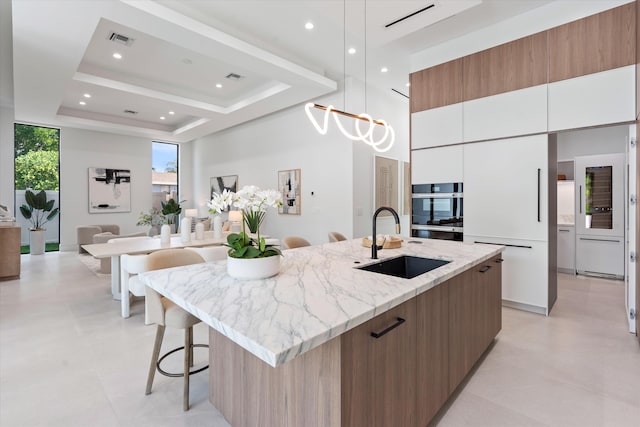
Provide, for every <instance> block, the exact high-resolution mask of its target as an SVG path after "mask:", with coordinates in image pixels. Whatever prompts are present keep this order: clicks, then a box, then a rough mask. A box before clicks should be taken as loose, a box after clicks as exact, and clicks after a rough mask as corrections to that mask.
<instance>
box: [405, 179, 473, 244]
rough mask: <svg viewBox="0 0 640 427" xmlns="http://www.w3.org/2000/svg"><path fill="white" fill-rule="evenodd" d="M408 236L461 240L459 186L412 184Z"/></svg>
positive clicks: (450, 184)
mask: <svg viewBox="0 0 640 427" xmlns="http://www.w3.org/2000/svg"><path fill="white" fill-rule="evenodd" d="M411 190H412V196H411V204H412V209H411V235H412V236H413V237H424V238H428V239H443V240H456V241H459V242H461V241H462V234H463V221H462V204H463V203H462V199H463V198H462V196H463V191H462V183H461V182H449V183H442V184H416V185H412V188H411Z"/></svg>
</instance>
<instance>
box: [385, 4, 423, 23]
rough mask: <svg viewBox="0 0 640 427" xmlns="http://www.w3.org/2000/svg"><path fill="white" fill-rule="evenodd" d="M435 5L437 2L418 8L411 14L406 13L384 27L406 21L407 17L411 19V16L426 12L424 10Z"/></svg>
mask: <svg viewBox="0 0 640 427" xmlns="http://www.w3.org/2000/svg"><path fill="white" fill-rule="evenodd" d="M434 6H435V4H430V5H429V6H427V7H423V8H422V9H420V10H416V11H415V12H413V13H410V14H408V15H406V16H403V17H402V18H399V19H396V20H395V21H393V22H390V23H388V24H387V25H385V26H384V27H385V28H389V27H391V26H392V25H396V24H399V23H400V22H402V21H404V20H405V19H409V18H411V17H413V16H416V15H417V14H419V13H422V12H424V11H426V10H429V9H431V8H432V7H434Z"/></svg>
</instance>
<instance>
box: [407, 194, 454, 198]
mask: <svg viewBox="0 0 640 427" xmlns="http://www.w3.org/2000/svg"><path fill="white" fill-rule="evenodd" d="M462 197H463V193H411V198H412V199H462Z"/></svg>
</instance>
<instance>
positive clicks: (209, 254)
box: [185, 246, 229, 262]
mask: <svg viewBox="0 0 640 427" xmlns="http://www.w3.org/2000/svg"><path fill="white" fill-rule="evenodd" d="M185 249H186V250H188V251H193V252H195V253H197V254H198V255H200V256H201V257H202V258H203V259H204V260H205V261H207V262H209V261H221V260H224V259H227V252H228V251H229V248H228V247H226V246H204V247H199V248H195V247H187V248H185Z"/></svg>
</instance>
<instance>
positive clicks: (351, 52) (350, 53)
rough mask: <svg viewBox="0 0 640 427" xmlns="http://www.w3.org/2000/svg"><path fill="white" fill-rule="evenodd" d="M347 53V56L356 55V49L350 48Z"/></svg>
mask: <svg viewBox="0 0 640 427" xmlns="http://www.w3.org/2000/svg"><path fill="white" fill-rule="evenodd" d="M347 52H349V55H353V54H355V53H356V48H355V47H350V48H349V50H348V51H347Z"/></svg>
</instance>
